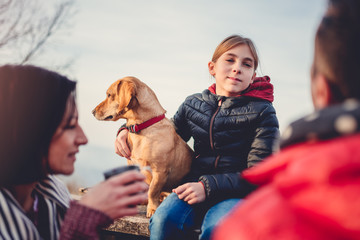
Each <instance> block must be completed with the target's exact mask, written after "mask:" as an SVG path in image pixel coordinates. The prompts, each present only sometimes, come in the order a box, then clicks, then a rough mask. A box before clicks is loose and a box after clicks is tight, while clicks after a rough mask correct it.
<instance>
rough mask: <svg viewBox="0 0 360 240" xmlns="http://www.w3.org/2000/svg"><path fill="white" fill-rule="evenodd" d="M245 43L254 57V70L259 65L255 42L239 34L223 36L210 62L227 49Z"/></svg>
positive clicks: (214, 60)
mask: <svg viewBox="0 0 360 240" xmlns="http://www.w3.org/2000/svg"><path fill="white" fill-rule="evenodd" d="M242 44H246V45H248V46H249V48H250V51H251V53H252V55H253V57H254V70H255V71H256V69H257V67H258V65H259V57H258V54H257V51H256V47H255V44H254V43H253V41H252V40H251V39H249V38H244V37H242V36H240V35H231V36H229V37H227V38H225V39H224V40H223V41H222V42H221V43H220V44H219V45H218V46H217V47H216V49H215V52H214V54H213V57H212V59H211V61H212V62H216V61H217V60H218V59H219V57H220V56H221V55H223V54H224V53H225V52H227V51H229V50H230V49H232V48H234V47H237V46H239V45H242Z"/></svg>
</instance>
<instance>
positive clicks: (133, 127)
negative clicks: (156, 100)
mask: <svg viewBox="0 0 360 240" xmlns="http://www.w3.org/2000/svg"><path fill="white" fill-rule="evenodd" d="M164 118H165V114H162V115H160V116H157V117H154V118H151V119H149V120H147V121H145V122H143V123H141V124H134V125H130V126H127V127H126V128H127V129H128V130H129V132H131V133H139V132H140V131H141V130H143V129H144V128H147V127H150V126H151V125H153V124H155V123H157V122H159V121H161V120H162V119H164Z"/></svg>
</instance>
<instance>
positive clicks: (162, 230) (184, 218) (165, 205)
mask: <svg viewBox="0 0 360 240" xmlns="http://www.w3.org/2000/svg"><path fill="white" fill-rule="evenodd" d="M194 224H195V213H194V209H193V207H192V206H191V205H189V204H187V203H186V202H184V201H183V200H181V199H179V198H178V196H177V194H175V193H171V194H170V195H169V196H168V197H167V198H166V199H165V200H164V201H163V202H162V203H161V204H160V206H159V207H158V208H157V209H156V211H155V214H154V215H153V216H152V217H151V219H150V233H151V234H150V235H151V239H176V237H178V236H181V235H183V234H187V232H188V231H189V230H190V229H193V227H194ZM180 239H181V238H180Z"/></svg>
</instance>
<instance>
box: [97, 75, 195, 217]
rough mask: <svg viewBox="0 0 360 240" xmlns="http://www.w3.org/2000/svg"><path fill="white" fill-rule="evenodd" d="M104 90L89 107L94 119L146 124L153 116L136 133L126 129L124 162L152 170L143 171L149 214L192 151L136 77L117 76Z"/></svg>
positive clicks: (184, 167) (185, 169) (182, 172)
mask: <svg viewBox="0 0 360 240" xmlns="http://www.w3.org/2000/svg"><path fill="white" fill-rule="evenodd" d="M106 94H107V97H106V99H105V100H104V101H103V102H101V103H100V104H99V105H98V106H97V107H96V108H95V109H94V110H93V114H94V116H95V117H96V118H97V119H98V120H105V121H109V120H112V121H116V120H118V119H120V118H124V119H126V120H127V122H126V125H127V126H131V125H138V126H139V125H140V126H143V124H144V123H145V125H148V124H146V122H147V123H149V121H148V120H150V122H151V121H152V120H153V119H155V120H156V121H155V122H154V121H153V122H152V125H150V126H146V128H144V129H142V130H141V131H140V132H138V133H132V132H131V131H132V130H130V132H129V135H128V144H129V147H130V150H131V160H130V161H128V163H129V164H138V165H140V166H142V167H143V166H150V167H151V170H152V173H149V172H148V171H144V172H143V173H144V174H145V176H146V178H147V179H146V182H147V183H148V184H149V201H148V205H147V213H146V216H147V217H151V216H152V215H153V214H154V212H155V210H156V208H157V207H158V206H159V204H160V194H161V192H162V191H171V189H172V188H173V187H176V186H177V184H179V182H180V180H181V179H182V178H183V177H184V176H185V174H187V173H188V172H189V170H190V165H191V159H192V156H193V151H192V150H191V148H190V147H189V146H188V145H187V144H186V143H185V142H184V141H183V140H182V138H181V137H180V136H179V135H178V134H177V133H176V132H175V128H174V125H173V123H172V122H171V121H170V120H169V119H167V118H162V117H163V114H165V112H166V111H165V110H164V109H163V107H162V106H161V105H160V103H159V101H158V99H157V97H156V95H155V93H154V92H153V91H152V90H151V89H150V88H149V87H148V86H147V85H146V84H145V83H143V82H141V81H140V80H139V79H137V78H135V77H125V78H122V79H120V80H117V81H116V82H114V83H113V84H112V85H111V86H110V87H109V89H108V90H107V92H106ZM159 116H160V117H159ZM133 128H134V127H133ZM135 128H137V127H135ZM133 130H134V129H133Z"/></svg>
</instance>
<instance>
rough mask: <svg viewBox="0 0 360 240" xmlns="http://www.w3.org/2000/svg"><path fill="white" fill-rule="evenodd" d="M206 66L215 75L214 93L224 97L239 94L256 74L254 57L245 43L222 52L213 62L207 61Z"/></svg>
mask: <svg viewBox="0 0 360 240" xmlns="http://www.w3.org/2000/svg"><path fill="white" fill-rule="evenodd" d="M208 67H209V72H210V74H211V75H212V76H214V77H215V81H216V94H217V95H221V96H226V97H234V96H237V95H239V94H240V93H241V92H242V91H244V90H245V89H246V88H247V87H249V85H250V84H251V83H252V82H253V80H254V78H255V76H256V73H255V69H254V57H253V55H252V54H251V51H250V48H249V46H248V45H246V44H241V45H239V46H237V47H234V48H232V49H230V50H228V51H227V52H225V53H223V54H222V55H221V56H220V57H219V59H218V60H217V61H216V62H215V63H214V62H209V64H208Z"/></svg>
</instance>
